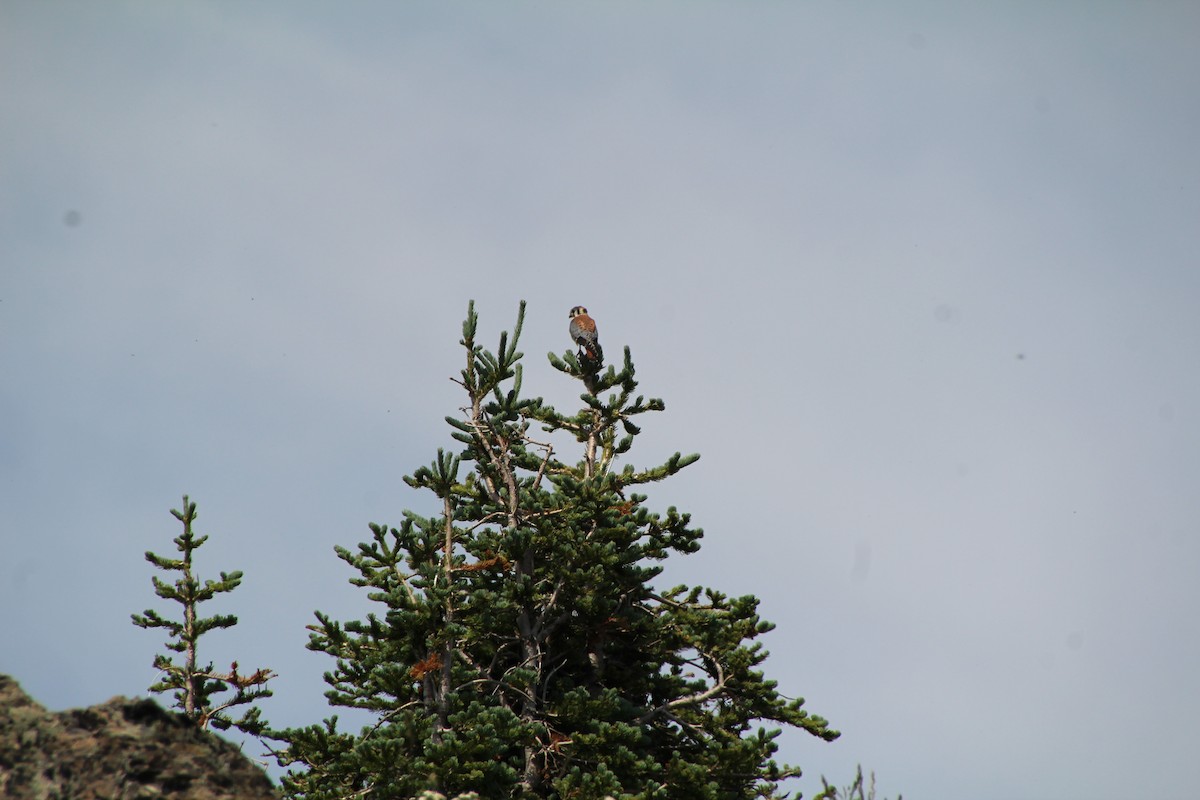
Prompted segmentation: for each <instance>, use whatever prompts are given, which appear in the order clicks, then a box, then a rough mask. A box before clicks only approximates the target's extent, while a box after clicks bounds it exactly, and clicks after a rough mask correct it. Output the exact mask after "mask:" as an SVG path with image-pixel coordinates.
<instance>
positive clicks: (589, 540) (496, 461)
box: [272, 302, 838, 800]
mask: <svg viewBox="0 0 1200 800" xmlns="http://www.w3.org/2000/svg"><path fill="white" fill-rule="evenodd" d="M524 312H525V304H524V303H522V304H521V307H520V311H519V313H518V316H517V321H516V326H515V328H514V330H513V332H512V335H511V337H510V336H509V334H508V333H507V332H504V333H501V334H500V337H499V346H498V348H497V350H496V351H495V352H494V353H493V352H490V351H488V350H486V349H485V348H484V347H483V346H481V345H480V344H478V343H477V340H476V333H477V322H478V320H477V317H476V313H475V309H474V303H473V302H472V303H471V304H470V305H469V306H468V310H467V318H466V320H465V322H464V323H463V328H462V331H463V337H462V340H461V344H462V346H463V348H464V352H465V365H464V367H463V369H462V372H461V374H460V377H459V379H458V380H457V381H456V382H457V383H458V384H459V385H460V386H461V387H462V389H463V392H464V394H465V404H464V406H463V407H462V409H461V411H462V413H461V416H451V417H447V418H446V422H447V423H448V424H449V425H450V426H451V428H452V433H451V435H452V437H453V438H454V439H455V440H456V441H457V442H458V443H459V445H460V447H459V448H458V449H457V450H455V451H454V452H447V451H444V450H439V452H438V455H437V457H436V458H435V459H434V460H433V462H432V463H431V464H430V465H429V466H424V467H420V468H419V469H417V470H416V471H415V472H413V474H412V475H411V476H408V477H406V478H405V481H406V482H407V483H408V485H409V486H411V487H413V488H414V489H418V490H421V491H426V492H430V493H432V494H433V495H434V496H436V498H437V499H438V505H439V507H440V510H439V513H437V514H435V515H434V516H429V517H426V516H422V515H419V514H416V513H413V512H406V513H405V515H404V519H403V520H402V521H401V523H400V525H399V526H398V527H388V526H385V525H377V524H372V525H370V530H371V538H370V540H369V541H367V542H364V543H361V544H359V545H358V547H357V548H356V549H354V550H349V549H345V548H338V549H337V554H338V556H339V557H340V558H341V559H342V560H343V561H345V562H346V564H348V565H349V566H350V567H351V568H352V570H353V571H354V573H355V575H354V577H353V578H352V579H351V580H352V583H354V584H355V585H357V586H360V587H362V588H363V589H365V590H366V591H367V592H368V597H369V598H370V600H371V601H373V602H374V603H376V604H377V607H378V611H377V612H376V613H371V614H368V615H367V617H366V619H362V620H351V621H346V622H340V621H337V620H334V619H332V618H330V617H329V616H328V615H326V614H323V613H321V612H317V614H316V616H317V624H315V625H313V626H310V630H311V631H312V633H311V637H310V642H309V645H308V646H309V648H310V649H312V650H315V651H320V652H324V653H328V654H329V655H330V656H332V657H333V658H334V659H335V660H336V661H335V666H334V668H333V669H332V670H331V671H329V672H328V673H326V675H325V680H326V682H327V683H328V684H329V687H330V688H329V690H328V691H327V692H326V696H327V698H328V700H329V702H330V703H331V705H333V706H337V707H346V708H358V709H366V710H368V711H370V712H372V714H373V715H374V717H375V722H374V724H372V725H369V726H367V727H364V728H363V729H362V730H360V731H359V732H357V733H354V732H347V731H343V730H341V729H339V728H338V725H337V717H336V716H333V717H331V718H330V719H327V720H326V721H325V722H324V723H322V724H319V725H313V726H309V727H307V728H298V729H290V730H284V731H275V732H273V733H272V736H274V737H275V738H276V739H277V740H278V741H280V742H281V743H282V745H281V748H280V749H279V750H278V751H277V753H276V755H277V757H278V758H279V760H280V763H281V764H284V765H292V766H293V767H294V769H292V770H291V771H290V772H289V774H288V775H287V776H286V777H285V778H284V781H283V783H284V788H285V790H286V791H287V792H288V793H289V795H290V796H292V797H297V798H299V797H303V798H309V799H310V800H325V799H326V798H330V799H332V798H345V797H353V796H366V797H371V798H381V799H382V798H410V797H413V796H416V795H419V794H420V793H421V792H423V791H425V790H435V791H438V792H442V793H445V794H447V795H453V794H456V793H459V792H467V791H477V792H479V793H480V795H481V796H482V797H483V798H580V799H581V800H592V799H596V800H598V799H599V798H604V797H609V796H611V797H614V798H679V799H680V800H685V799H686V800H706V799H711V800H716V798H722V800H725V799H726V798H753V797H777V796H781V795H778V794H777V791H778V789H779V784H780V782H781V781H783V780H784V779H786V778H789V777H794V776H796V775H798V774H799V770H798V769H797V768H795V767H792V766H789V765H786V764H780V763H777V762H776V761H775V760H774V758H773V756H774V754H775V752H776V750H777V744H776V742H775V738H776V736H777V735H778V733H779V731H778V730H768V729H765V728H763V727H762V724H763V723H766V724H768V725H773V726H779V725H788V726H794V727H796V728H799V729H801V730H804V731H807V732H809V733H811V734H813V735H814V736H817V737H819V738H821V739H824V740H832V739H834V738H836V737H837V736H838V733H837V732H836V731H834V730H831V729H830V728H829V726H828V724H827V723H826V721H825V720H823V719H821V718H820V717H817V716H810V715H809V714H808V713H806V712H805V711H804V710H803V708H802V705H803V700H801V699H787V698H785V697H784V696H783V695H781V694H780V693H779V692H778V691H777V689H776V684H775V682H774V681H771V680H768V679H767V678H766V677H764V675H763V673H762V671H761V670H760V669H759V667H760V665H761V664H762V662H763V660H764V659H765V658H766V656H767V653H766V651H765V650H764V649H763V648H762V645H761V644H760V643H759V642H757V641H756V639H757V638H758V637H759V636H760V635H761V634H764V633H766V632H767V631H769V630H771V628H772V627H773V626H772V625H771V624H770V623H768V622H766V621H764V620H762V619H761V618H760V617H759V615H758V610H757V607H758V600H757V599H756V598H754V597H752V596H746V597H729V596H727V595H725V594H723V593H721V592H719V591H717V590H715V589H707V588H702V587H694V588H689V587H687V586H678V587H675V588H673V589H669V590H666V591H661V590H658V589H656V588H654V586H653V584H652V582H653V580H654V579H655V577H657V576H658V575H659V573H660V571H661V569H662V568H661V566H660V565H659V562H661V561H662V560H663V559H665V558H667V556H668V555H669V554H671V553H676V554H688V553H693V552H695V551H696V550H697V549H699V546H700V543H699V542H700V538H701V535H702V534H701V531H700V529H698V528H693V527H691V524H690V518H689V515H687V514H685V513H682V512H680V511H678V510H676V509H675V508H674V507H671V508H668V509H667V510H666V512H665V513H664V514H659V513H654V512H652V511H651V510H650V509H649V508H647V507H646V506H645V502H646V500H647V497H646V495H644V494H639V493H637V489H638V488H639V487H642V486H644V485H645V484H648V483H651V482H655V481H661V480H663V479H665V478H668V477H670V476H671V475H674V474H675V473H677V472H679V471H680V470H681V469H683V468H684V467H686V466H687V465H689V464H691V463H693V462H694V461H696V460H697V458H698V456H696V455H690V456H684V455H681V454H679V453H676V454H675V455H673V456H672V457H670V458H669V459H667V461H666V463H664V464H661V465H658V466H653V467H649V468H642V469H639V468H637V467H635V466H634V465H633V464H631V463H628V462H625V461H624V459H625V458H626V454H627V453H629V451H630V449H631V447H632V445H633V442H634V439H635V437H636V436H637V435H638V433H639V432H640V428H639V424H640V422H639V420H640V418H641V417H642V416H643V415H644V414H647V413H649V412H653V411H662V410H663V409H664V404H663V401H661V400H658V399H648V398H646V397H644V396H642V395H638V394H636V389H637V381H636V380H635V373H634V365H633V360H632V358H631V355H630V350H629V348H628V347H626V348H625V350H624V359H623V363H622V364H621V365H620V367H619V368H617V367H614V366H609V367H608V368H607V371H605V372H603V373H601V372H600V365H599V364H581V362H580V360H579V358H577V357H576V355H575V354H573V353H571V352H567V353H564V355H563V356H562V357H558V356H555V355H554V354H550V355H549V359H550V363H551V364H552V365H553V366H554V367H555V368H556V369H557V370H558V371H560V372H561V373H563V375H564V376H565V377H566V378H569V379H573V380H577V381H580V383H581V384H582V385H583V388H584V391H583V393H582V395H581V398H580V399H581V401H582V403H583V406H582V408H581V410H579V411H577V412H575V413H570V414H564V413H560V412H558V411H557V410H555V409H554V408H552V407H551V406H549V405H548V404H546V403H545V402H543V401H542V400H541V399H540V398H529V397H526V396H525V395H524V394H523V388H524V387H523V385H522V369H521V363H520V361H521V357H522V354H521V353H520V352H518V350H517V343H518V339H519V337H520V335H521V329H522V325H523V322H524ZM564 433H565V434H566V436H564V435H563V434H564ZM560 447H561V448H563V449H564V450H568V449H569V452H568V453H567V454H566V455H567V457H564V455H563V454H560V452H559V449H558V448H560Z"/></svg>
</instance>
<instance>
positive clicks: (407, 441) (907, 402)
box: [0, 0, 1200, 800]
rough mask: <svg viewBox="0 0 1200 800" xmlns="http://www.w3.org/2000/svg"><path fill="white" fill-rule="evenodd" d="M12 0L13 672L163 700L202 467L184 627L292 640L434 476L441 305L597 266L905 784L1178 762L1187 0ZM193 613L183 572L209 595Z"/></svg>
mask: <svg viewBox="0 0 1200 800" xmlns="http://www.w3.org/2000/svg"><path fill="white" fill-rule="evenodd" d="M899 5H900V4H892V3H886V4H885V3H875V4H866V3H858V4H848V3H803V4H801V3H793V4H788V3H766V2H764V3H754V4H733V3H730V4H724V3H707V2H700V3H670V2H664V3H653V4H634V3H604V4H586V3H575V4H549V3H515V4H507V5H504V6H500V5H491V4H466V5H464V4H420V3H406V4H388V3H379V4H372V3H353V4H324V3H297V2H260V3H255V4H243V3H234V2H220V3H218V2H214V3H190V4H183V3H170V4H160V3H150V2H134V3H117V2H114V3H106V4H98V3H87V2H79V3H67V2H53V3H46V2H26V1H23V0H6V2H4V3H3V5H0V90H2V95H3V98H4V101H3V103H0V368H2V370H3V376H4V378H3V381H2V382H0V543H2V544H3V555H2V556H0V610H2V611H3V614H2V615H0V641H2V642H4V645H3V647H2V648H0V671H3V672H6V673H11V674H12V675H14V676H15V677H16V678H17V679H18V680H19V681H20V682H21V683H22V685H23V686H24V687H25V689H26V690H27V691H28V692H30V693H31V694H32V695H33V696H34V697H35V698H36V699H38V700H40V701H41V702H43V703H45V704H46V705H48V706H50V707H51V708H55V709H57V708H65V707H69V706H76V705H86V704H91V703H96V702H100V701H103V700H105V699H107V698H108V697H110V696H112V695H115V694H126V695H135V694H144V693H145V689H146V687H147V686H148V685H149V683H150V682H151V681H152V680H153V679H154V673H153V671H152V670H151V669H150V662H151V659H152V657H153V654H154V653H155V652H156V651H158V650H159V649H160V647H161V637H159V636H158V635H157V634H154V633H149V632H146V631H143V630H140V629H137V628H134V627H133V626H132V625H130V624H129V622H128V617H129V614H130V613H131V612H136V611H141V610H142V609H144V608H146V607H147V606H149V605H155V606H156V607H159V608H162V607H163V605H162V604H161V603H158V602H157V601H156V598H154V597H153V595H152V591H151V586H150V576H151V572H152V571H153V570H152V568H151V567H150V565H149V564H147V563H146V562H144V561H143V560H142V552H143V551H144V550H146V549H154V550H156V551H157V552H159V553H163V554H168V553H170V552H172V550H173V547H172V545H171V538H172V537H174V536H175V535H177V534H178V532H179V530H178V525H177V523H176V522H175V521H174V519H173V518H172V517H171V516H170V514H169V512H168V509H170V508H172V507H178V506H179V504H180V496H181V495H182V494H183V493H184V492H189V493H190V494H191V495H192V498H193V499H194V500H196V501H197V502H198V503H199V508H200V520H199V523H198V526H197V527H198V529H199V530H200V532H201V533H206V534H209V535H211V536H212V539H211V540H210V542H209V544H208V545H206V546H205V547H204V548H203V549H202V550H201V551H200V552H199V554H198V559H199V562H200V569H201V570H202V572H207V573H208V574H209V575H213V576H214V577H215V574H216V572H217V571H219V570H231V569H242V570H244V571H245V573H246V579H245V584H244V586H243V587H242V588H241V589H239V590H238V591H237V592H236V593H235V594H234V595H233V596H232V598H231V599H230V601H229V602H228V603H226V604H225V605H223V606H221V607H220V608H217V609H210V611H216V610H223V611H233V612H235V613H238V614H239V615H240V616H241V620H242V621H241V625H239V627H238V628H237V629H235V630H234V631H230V632H226V633H222V634H214V635H213V636H212V637H211V641H208V642H207V645H208V648H209V649H208V650H207V653H206V654H205V655H206V657H208V658H212V659H215V660H217V661H218V662H219V663H221V662H226V663H227V662H228V660H230V659H232V658H236V659H238V660H239V661H240V662H241V663H242V664H243V665H245V666H249V665H255V666H257V665H260V664H261V665H269V666H271V667H272V668H274V669H275V670H277V671H278V672H280V673H281V677H280V678H279V679H278V680H277V682H276V684H275V686H276V691H277V694H276V697H275V698H274V699H272V700H271V701H268V702H267V703H266V704H265V706H264V710H265V713H266V715H267V717H268V718H269V719H270V720H271V721H272V722H274V723H276V724H303V723H307V722H312V721H315V720H317V719H319V718H321V717H322V716H323V715H325V714H326V713H327V707H326V706H325V704H324V700H323V698H322V697H321V691H322V688H323V685H322V684H321V681H320V675H321V673H322V671H324V670H325V669H327V668H329V667H330V666H331V664H330V663H329V662H328V660H327V659H326V658H325V657H323V656H320V655H317V654H313V653H309V652H308V651H306V650H305V649H304V644H305V642H306V640H307V637H306V632H305V630H304V626H305V625H306V624H308V623H309V622H311V619H312V618H311V613H312V611H313V610H314V609H317V608H320V609H322V610H325V611H330V612H332V613H334V614H335V615H337V616H343V617H345V616H350V615H361V614H362V613H363V612H364V611H365V610H366V605H367V604H366V602H365V600H364V599H363V598H362V596H361V595H360V594H358V593H357V591H356V590H354V589H353V588H352V587H350V586H349V585H348V584H347V583H346V580H347V578H349V577H350V574H349V571H348V569H346V568H345V567H344V565H343V564H342V563H341V562H340V561H338V560H337V559H336V558H335V557H334V556H333V552H332V548H333V546H334V545H335V544H342V545H348V546H352V545H353V544H354V543H356V542H358V541H361V540H362V539H364V538H365V537H366V536H367V535H368V532H367V527H366V526H367V523H368V522H369V521H376V522H389V523H398V521H399V520H400V514H401V511H402V510H403V509H405V508H415V509H418V510H421V509H424V508H426V507H427V505H428V500H427V499H426V498H424V497H422V496H420V495H417V494H414V493H413V492H412V491H411V490H409V489H408V488H407V487H406V486H405V485H404V484H403V483H402V481H401V476H402V475H404V474H407V473H410V472H411V471H412V470H413V469H415V468H416V467H418V466H420V465H422V464H426V463H428V462H429V461H430V460H431V459H432V457H433V456H434V454H435V452H436V449H437V447H439V446H450V445H451V444H452V441H451V440H450V438H449V432H448V429H447V428H446V426H445V425H444V423H443V422H442V421H441V420H442V417H443V416H444V415H446V414H452V413H455V411H456V409H457V408H458V406H459V405H461V398H460V397H459V396H458V395H457V393H456V387H455V386H454V385H453V384H452V383H451V382H450V381H449V380H447V378H448V377H449V376H450V375H452V374H454V373H455V372H456V371H457V370H458V369H459V368H460V365H461V360H462V356H461V354H460V351H459V349H458V346H457V340H458V338H459V336H460V334H461V330H460V322H461V319H462V317H463V315H464V312H465V309H466V305H467V300H468V299H470V298H474V299H475V300H476V301H477V305H478V309H479V311H480V313H481V315H482V329H483V331H485V332H486V333H485V340H486V341H487V342H488V343H489V344H490V345H491V346H494V342H495V338H496V335H497V333H498V331H499V330H501V329H502V328H509V327H511V325H512V322H513V319H514V317H515V313H516V307H517V302H518V301H519V299H521V298H525V299H527V300H528V301H529V311H528V321H527V325H526V331H525V338H524V340H523V342H522V350H523V351H524V352H525V353H526V354H527V359H526V368H527V377H526V386H527V388H528V390H529V391H530V392H531V393H532V394H537V395H541V396H543V397H545V398H546V399H547V400H548V401H550V402H553V403H555V404H556V405H559V406H560V407H563V408H570V407H572V406H573V404H574V403H575V399H574V398H575V395H576V394H577V390H578V387H577V386H574V385H572V384H571V383H570V382H569V381H566V380H565V379H563V378H562V376H560V375H558V373H556V372H554V371H553V370H552V369H551V368H550V367H549V366H548V365H547V363H546V360H545V353H546V352H547V351H554V352H559V353H561V352H562V351H563V350H565V349H567V348H568V346H569V342H568V341H567V337H566V327H567V311H568V310H569V309H570V307H571V306H573V305H576V304H579V303H582V304H584V305H587V306H588V307H589V308H590V309H591V311H592V313H593V316H594V317H595V318H596V319H597V321H598V324H599V326H600V333H601V341H602V342H603V344H604V346H605V349H606V351H607V352H608V353H610V354H618V353H620V352H621V348H622V346H623V345H626V344H628V345H630V346H631V347H632V348H633V354H634V358H635V361H636V363H637V365H638V369H639V376H640V378H641V380H642V384H641V388H642V390H644V391H645V392H646V393H647V394H648V395H652V396H658V397H662V398H664V399H665V400H666V402H667V412H666V413H665V414H661V415H658V416H657V417H656V418H654V419H649V420H647V425H646V433H645V435H644V436H643V437H641V439H640V440H639V442H640V445H639V447H638V448H635V450H634V451H633V454H632V455H633V457H634V458H633V461H634V463H636V464H638V465H640V466H647V465H650V464H652V463H654V462H656V461H658V460H661V459H662V458H664V457H666V456H667V455H669V454H670V453H673V452H675V451H677V450H681V451H684V452H694V451H698V452H700V453H701V454H702V455H703V458H702V460H701V461H700V462H699V463H698V464H696V465H695V466H693V467H691V468H689V469H688V470H687V471H686V472H685V473H684V474H683V475H681V476H679V477H678V478H676V479H674V480H672V481H669V482H667V483H665V484H663V485H662V486H659V487H656V488H655V490H654V492H653V494H652V498H651V499H652V503H653V504H654V505H655V506H656V507H657V508H659V509H665V507H666V506H667V505H677V506H679V507H680V508H682V509H684V510H687V511H690V512H691V513H692V514H693V515H694V519H695V521H696V523H697V524H699V525H700V526H702V527H703V528H704V529H705V531H706V534H707V535H706V538H705V548H704V550H702V551H701V553H699V554H698V555H696V556H693V557H691V558H688V559H684V560H678V561H675V562H672V563H671V565H670V567H669V570H668V578H669V579H671V580H674V581H679V582H688V583H693V584H706V585H711V586H715V587H716V588H719V589H722V590H724V591H727V592H730V593H735V594H742V593H754V594H757V595H759V596H760V597H761V598H762V599H763V613H764V616H765V617H766V618H768V619H771V620H773V621H775V622H776V623H777V624H778V628H777V630H776V631H775V632H774V633H772V634H771V635H770V636H768V637H767V646H768V648H769V649H770V650H771V651H772V653H773V656H772V658H771V659H770V661H769V662H768V666H769V670H768V671H769V673H770V674H771V675H772V676H773V677H774V678H776V679H777V680H778V681H779V682H780V685H781V689H782V690H783V691H785V692H787V693H788V694H793V695H802V696H804V697H805V698H807V700H808V707H809V709H810V710H811V711H813V712H814V713H818V714H821V715H823V716H825V717H827V718H828V719H829V720H830V721H831V722H832V723H833V724H834V725H835V726H836V727H838V728H839V729H841V730H842V731H843V732H844V733H843V736H842V738H841V739H840V740H839V741H838V742H836V743H833V744H824V743H821V742H819V741H816V740H813V739H811V738H809V737H802V736H798V735H797V736H789V737H787V738H786V739H785V740H784V741H785V744H786V752H785V753H784V754H783V756H784V757H785V758H786V760H789V761H792V762H796V763H799V764H800V765H801V766H803V767H804V768H805V770H806V777H805V779H804V780H803V781H802V782H801V783H800V784H799V786H798V788H801V789H802V790H803V791H804V792H805V794H806V795H811V794H812V793H813V792H814V791H815V790H816V788H817V787H818V786H819V782H818V780H817V776H818V775H820V774H822V773H823V774H825V775H826V776H827V777H829V778H830V779H831V780H834V781H836V782H838V783H845V782H846V781H847V780H848V778H849V777H850V775H852V773H853V769H854V764H855V763H858V762H861V763H862V764H863V765H864V766H865V767H866V768H868V769H874V770H875V771H876V772H877V775H878V779H879V788H880V789H881V791H882V792H885V793H887V794H888V795H889V796H894V795H895V794H896V793H897V792H903V793H904V794H905V796H907V797H913V798H926V799H927V800H955V799H957V798H962V797H973V798H980V799H982V800H987V799H988V798H996V800H1002V799H1008V798H1054V800H1070V799H1071V798H1079V799H1080V800H1082V799H1083V798H1089V800H1091V799H1094V798H1101V799H1103V798H1118V797H1129V796H1135V795H1136V796H1142V797H1156V798H1164V799H1167V798H1182V797H1186V796H1192V795H1193V794H1194V793H1195V791H1196V781H1195V779H1194V776H1192V775H1191V773H1190V772H1189V765H1190V764H1191V762H1192V760H1193V759H1194V757H1195V754H1196V752H1197V751H1198V749H1200V734H1197V732H1196V727H1195V719H1196V718H1197V716H1200V693H1198V692H1197V690H1196V686H1195V681H1196V675H1197V673H1198V671H1200V634H1198V633H1197V629H1196V623H1195V614H1196V611H1197V609H1198V607H1200V588H1198V582H1197V575H1198V574H1200V542H1198V537H1197V533H1198V531H1197V520H1198V519H1200V513H1198V512H1200V491H1198V490H1197V486H1198V482H1200V474H1198V473H1200V470H1198V467H1200V457H1198V444H1200V442H1198V433H1200V426H1198V424H1197V414H1198V411H1200V380H1198V378H1197V364H1198V362H1200V322H1198V320H1200V314H1198V313H1197V307H1198V302H1200V271H1198V270H1197V267H1198V264H1197V255H1196V254H1197V252H1198V249H1200V248H1198V245H1200V233H1198V232H1197V228H1198V225H1197V222H1198V220H1200V148H1198V147H1197V142H1200V91H1198V90H1197V76H1198V75H1200V47H1197V45H1196V42H1197V35H1198V34H1200V6H1196V5H1194V4H1187V3H1155V4H1133V3H1130V4H1115V3H1103V4H1102V3H1054V4H1033V3H1029V4H1015V3H990V4H989V3H984V4H978V3H976V4H924V3H906V4H904V7H903V9H901V8H900V7H899ZM214 605H215V604H214Z"/></svg>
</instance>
